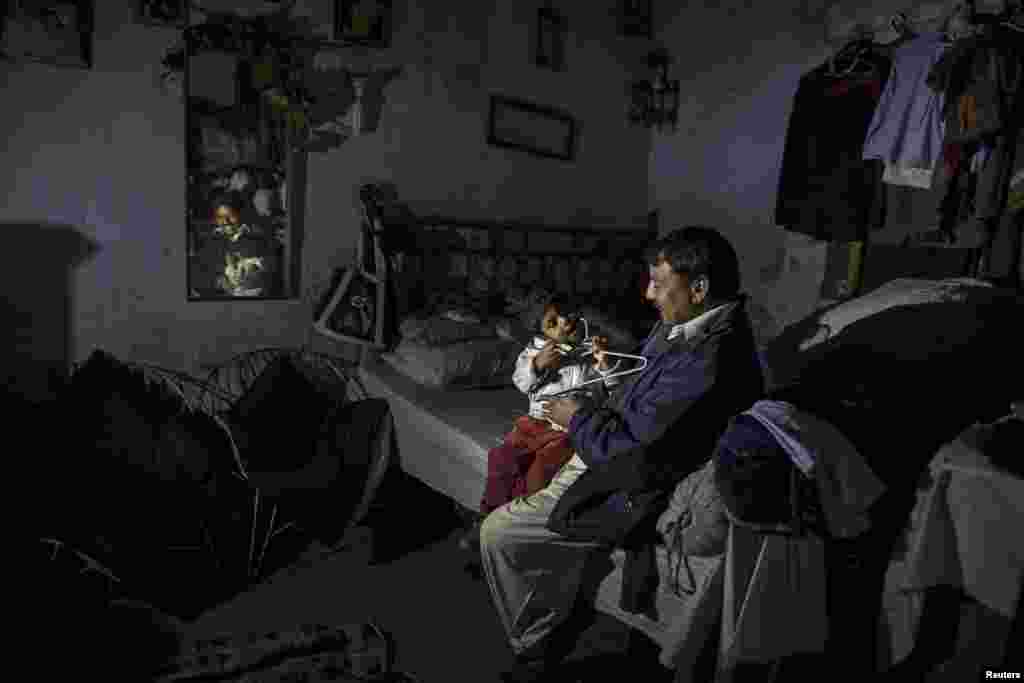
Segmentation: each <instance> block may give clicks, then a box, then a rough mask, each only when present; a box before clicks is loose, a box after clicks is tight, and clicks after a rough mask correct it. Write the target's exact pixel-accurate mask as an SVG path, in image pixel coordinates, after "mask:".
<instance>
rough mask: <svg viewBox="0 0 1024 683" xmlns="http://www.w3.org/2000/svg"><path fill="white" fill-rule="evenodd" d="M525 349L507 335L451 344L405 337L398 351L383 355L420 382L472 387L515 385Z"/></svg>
mask: <svg viewBox="0 0 1024 683" xmlns="http://www.w3.org/2000/svg"><path fill="white" fill-rule="evenodd" d="M521 350H522V345H521V344H519V343H518V342H514V341H509V340H507V339H473V340H469V341H464V342H459V343H456V344H449V345H447V346H427V345H424V344H417V343H414V342H410V341H407V340H403V341H402V342H401V343H400V344H399V345H398V347H397V348H395V351H394V353H390V354H382V355H381V358H383V359H384V360H385V361H387V362H388V363H389V364H390V365H392V366H393V367H394V368H395V369H396V370H398V371H399V372H400V373H402V374H403V375H405V376H407V377H409V378H410V379H412V380H414V381H415V382H417V383H419V384H423V385H425V386H430V387H438V388H447V389H455V388H459V389H471V388H480V387H495V386H507V385H511V384H512V373H513V372H514V371H515V365H516V358H518V356H519V352H520V351H521Z"/></svg>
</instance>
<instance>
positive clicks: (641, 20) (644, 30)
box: [619, 0, 654, 40]
mask: <svg viewBox="0 0 1024 683" xmlns="http://www.w3.org/2000/svg"><path fill="white" fill-rule="evenodd" d="M651 5H652V2H651V0H619V33H620V34H621V35H623V36H628V37H632V38H647V39H648V40H650V39H652V38H653V37H654V22H653V18H652V16H651V15H652V9H651Z"/></svg>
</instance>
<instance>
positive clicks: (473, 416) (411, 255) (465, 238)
mask: <svg viewBox="0 0 1024 683" xmlns="http://www.w3.org/2000/svg"><path fill="white" fill-rule="evenodd" d="M385 230H390V231H392V236H391V239H390V240H385V244H386V246H387V249H386V253H387V254H388V256H387V258H388V261H389V268H390V271H389V276H390V278H391V279H392V281H393V282H394V284H395V287H394V290H395V307H396V309H397V315H396V316H395V317H396V318H397V321H398V323H399V326H400V327H401V329H402V330H403V331H404V332H405V333H406V334H405V335H404V338H402V339H396V340H395V343H393V344H392V345H391V348H390V349H389V350H388V351H385V352H383V353H374V354H371V355H370V356H369V357H367V358H366V359H365V361H364V363H363V364H362V366H361V375H362V379H363V382H364V383H365V385H366V388H367V390H368V391H369V392H370V393H371V394H373V395H376V396H381V397H383V398H386V399H388V401H389V402H390V403H391V405H392V412H393V413H394V417H395V426H396V430H397V434H398V442H399V443H398V446H399V453H400V459H401V463H402V466H403V468H404V469H405V470H406V471H407V472H408V473H409V474H411V475H413V476H415V477H416V478H418V479H420V480H422V481H423V482H424V483H426V484H427V485H429V486H430V487H432V488H433V489H435V490H437V491H438V492H440V493H442V494H444V495H445V496H447V497H449V498H451V499H452V500H454V501H456V502H457V503H458V504H459V505H460V506H462V507H464V508H466V509H467V510H470V511H476V510H477V509H478V508H479V503H480V497H481V495H482V493H483V489H484V481H485V478H486V472H487V452H488V450H490V449H491V448H492V447H494V446H495V445H498V444H499V443H500V442H501V439H502V437H503V436H504V435H505V434H506V433H507V432H508V431H509V430H510V429H511V427H512V424H513V421H514V420H515V419H516V418H517V417H519V416H520V415H522V414H524V413H525V411H526V409H527V399H526V397H525V396H524V395H523V394H522V392H520V391H519V390H518V389H516V388H515V387H514V386H513V385H512V381H511V375H512V368H513V366H514V362H515V358H516V356H517V355H518V353H519V351H521V350H522V347H523V344H524V343H525V341H526V339H527V338H528V336H529V334H530V332H529V330H528V329H527V325H526V323H525V322H524V320H525V319H526V318H528V317H529V316H530V315H532V314H533V312H534V311H535V309H536V306H537V297H538V295H537V292H542V293H545V292H546V293H551V292H559V293H563V294H567V295H568V296H570V298H571V300H573V301H574V304H576V305H579V306H580V308H581V310H582V311H583V312H584V314H585V315H586V316H587V317H588V319H589V320H591V321H592V322H594V323H596V324H597V325H598V326H599V327H595V330H596V329H600V330H601V331H602V332H604V333H609V336H610V337H611V338H612V342H613V346H614V344H615V342H616V341H618V342H619V343H620V344H622V343H628V342H629V341H634V340H636V339H642V338H643V335H644V334H645V333H646V331H647V330H648V329H649V327H650V325H651V324H653V322H654V311H653V309H652V308H651V307H650V306H648V305H647V304H646V303H645V301H644V300H643V291H644V287H645V285H646V280H645V277H646V272H647V264H646V262H645V260H644V254H643V248H644V247H645V246H646V245H648V244H650V243H651V242H652V241H653V240H654V239H655V238H656V232H655V231H654V230H653V229H652V228H650V227H647V226H642V227H631V228H607V229H602V228H593V227H582V226H554V225H539V224H531V223H525V222H514V221H509V222H493V221H468V220H459V219H453V218H450V217H441V216H432V217H416V218H415V219H411V218H409V217H407V218H406V220H404V221H402V223H401V225H399V226H387V227H386V228H385ZM467 308H470V309H472V311H473V312H472V313H466V312H465V311H466V309H467ZM455 309H458V310H460V311H462V312H463V313H464V315H469V316H475V317H474V320H476V321H480V320H481V319H483V320H484V321H485V322H487V323H493V322H494V321H498V323H499V327H500V323H501V322H508V323H509V325H510V328H514V329H510V328H506V329H505V331H504V332H505V333H504V334H503V335H502V334H501V333H499V332H495V333H494V334H493V335H491V338H483V339H481V338H466V339H463V338H459V339H458V340H455V342H454V343H451V342H452V340H451V339H442V340H440V343H436V344H434V343H431V344H412V343H410V340H409V339H408V337H409V334H408V332H409V330H410V325H411V324H412V323H413V322H415V319H416V316H417V315H419V314H420V313H421V312H422V311H424V310H429V311H430V312H432V313H435V314H436V313H437V312H438V311H445V310H447V312H448V313H452V311H453V310H455ZM599 313H600V314H599ZM452 317H454V318H456V319H459V320H461V318H459V316H457V315H454V314H453V315H452ZM597 318H601V320H600V321H598V320H596V319H597ZM613 321H614V322H613ZM443 322H451V321H443ZM463 329H469V328H468V327H466V326H464V327H463ZM460 334H462V333H460ZM465 334H470V336H472V334H471V333H468V332H467V333H465ZM477 336H484V337H486V336H487V334H486V333H484V334H483V335H477ZM474 345H475V346H474ZM410 348H413V349H415V351H414V352H410ZM480 349H485V351H480ZM456 350H463V351H465V353H467V354H469V355H471V356H472V360H471V362H467V363H466V365H467V367H468V365H469V364H472V363H475V365H476V366H480V365H485V366H486V367H485V368H483V370H482V372H481V371H479V370H480V368H479V367H477V368H474V370H473V371H469V372H468V375H469V376H466V375H462V376H458V377H447V376H446V377H438V376H437V375H438V374H445V372H446V371H447V369H448V368H446V369H444V370H439V371H438V372H435V373H434V374H433V375H432V376H427V377H424V376H423V374H424V373H423V372H422V367H410V366H411V365H416V364H417V362H418V363H419V364H420V365H422V364H423V363H424V362H430V361H429V360H428V361H424V360H423V359H424V358H425V357H426V356H427V355H428V354H429V355H431V356H432V357H441V356H444V354H449V355H448V356H447V357H446V358H440V360H439V361H438V362H440V363H444V362H446V361H447V362H448V365H449V366H451V365H452V364H453V362H452V361H451V355H450V354H451V353H453V352H455V351H456ZM622 350H625V349H622ZM403 353H404V354H405V358H408V356H409V354H410V353H415V354H416V355H417V358H416V359H415V360H414V361H411V362H406V363H403V362H402V358H403ZM481 354H483V356H486V357H484V358H483V360H482V361H481V360H480V359H481V357H482V356H481ZM496 354H500V358H498V357H497V356H496Z"/></svg>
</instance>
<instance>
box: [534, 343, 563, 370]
mask: <svg viewBox="0 0 1024 683" xmlns="http://www.w3.org/2000/svg"><path fill="white" fill-rule="evenodd" d="M561 360H562V354H561V353H559V351H558V347H557V346H556V345H555V342H554V341H552V340H550V339H549V340H548V343H547V344H545V345H544V348H543V349H541V351H540V353H538V354H537V355H536V356H534V357H533V367H534V369H535V370H547V369H548V368H552V367H555V366H556V365H557V364H558V363H559V362H560V361H561Z"/></svg>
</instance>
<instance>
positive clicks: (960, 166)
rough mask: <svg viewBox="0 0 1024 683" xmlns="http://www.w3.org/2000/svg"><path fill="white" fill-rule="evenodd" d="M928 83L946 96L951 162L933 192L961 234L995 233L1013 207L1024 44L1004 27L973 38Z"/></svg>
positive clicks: (947, 225)
mask: <svg viewBox="0 0 1024 683" xmlns="http://www.w3.org/2000/svg"><path fill="white" fill-rule="evenodd" d="M927 82H928V85H929V86H930V87H931V88H932V89H933V90H934V91H935V92H937V93H942V94H943V95H944V96H945V107H944V112H943V114H944V118H945V123H946V136H945V143H944V144H945V149H946V153H945V164H944V166H943V171H944V172H943V173H942V177H941V180H940V179H939V178H938V177H937V178H936V181H937V182H936V183H933V189H934V191H936V192H939V193H941V195H942V208H941V210H940V213H941V215H940V222H941V224H942V225H943V227H944V229H945V230H946V231H947V232H949V233H951V234H952V233H953V232H955V231H958V230H959V229H960V228H963V229H964V230H963V231H964V232H966V233H968V234H971V233H976V234H984V233H986V232H990V230H989V225H990V224H992V223H993V222H994V221H997V220H998V218H999V216H1000V215H1001V214H1002V212H1003V211H1004V210H1005V209H1006V206H1007V190H1008V187H1009V179H1010V177H1011V175H1012V174H1013V171H1014V168H1015V166H1017V165H1019V164H1018V160H1019V158H1020V157H1019V152H1018V147H1019V145H1020V131H1021V123H1022V120H1024V94H1022V93H1024V40H1021V38H1020V34H1019V33H1017V32H1015V31H1013V30H1012V29H1009V28H1005V27H1002V26H1000V25H998V24H996V25H990V26H987V27H985V29H984V30H983V31H981V32H980V33H978V34H977V35H974V36H972V37H970V38H966V39H963V40H960V41H957V43H956V44H955V45H954V46H953V48H951V49H950V50H948V51H947V52H946V53H945V54H944V55H943V57H942V58H941V59H940V60H939V61H938V62H937V63H936V64H935V66H934V67H933V68H932V70H931V72H930V73H929V76H928V79H927Z"/></svg>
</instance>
